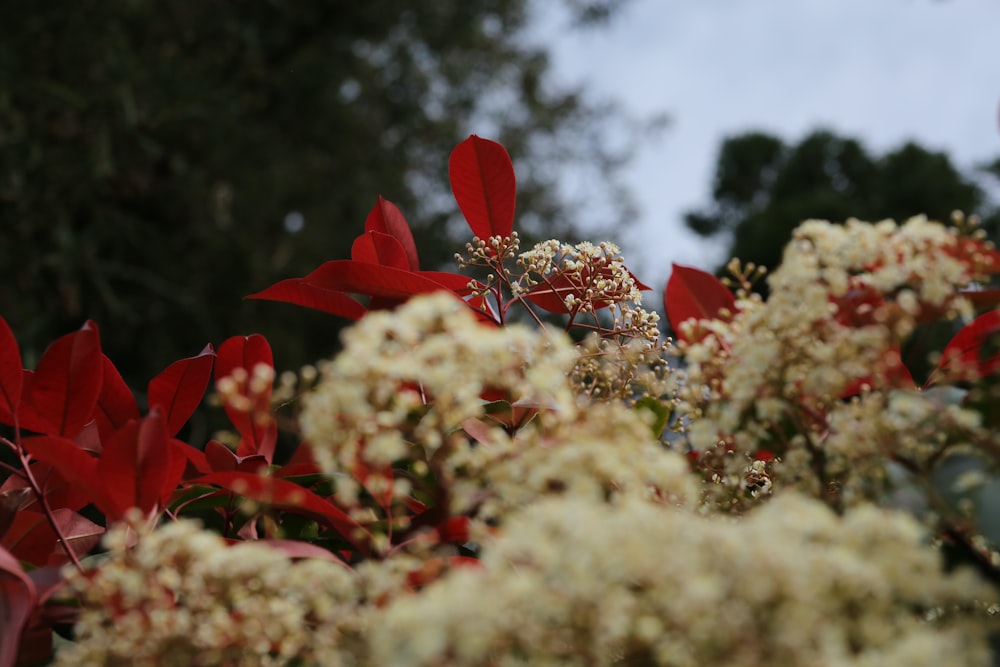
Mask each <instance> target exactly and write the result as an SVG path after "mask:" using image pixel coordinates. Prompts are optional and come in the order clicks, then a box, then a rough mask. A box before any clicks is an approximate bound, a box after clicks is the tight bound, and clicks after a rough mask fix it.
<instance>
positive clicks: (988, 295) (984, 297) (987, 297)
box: [959, 287, 1000, 311]
mask: <svg viewBox="0 0 1000 667" xmlns="http://www.w3.org/2000/svg"><path fill="white" fill-rule="evenodd" d="M959 294H960V295H961V296H964V297H965V298H966V299H968V300H969V301H970V302H971V303H972V307H973V308H975V309H976V310H977V311H980V310H988V309H991V308H996V307H997V306H1000V289H997V288H995V287H993V288H988V289H980V290H966V291H962V292H959Z"/></svg>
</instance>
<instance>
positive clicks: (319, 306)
mask: <svg viewBox="0 0 1000 667" xmlns="http://www.w3.org/2000/svg"><path fill="white" fill-rule="evenodd" d="M247 298H248V299H263V300H265V301H280V302H283V303H291V304H293V305H296V306H303V307H305V308H312V309H313V310H319V311H322V312H324V313H330V314H331V315H337V316H339V317H346V318H348V319H350V320H360V319H361V318H362V317H364V316H365V313H367V312H368V309H367V308H365V307H364V306H362V305H361V304H360V303H358V302H357V301H355V300H354V299H352V298H351V297H349V296H347V295H346V294H344V293H343V292H342V291H340V290H336V289H328V288H326V287H319V286H317V285H312V284H310V283H308V282H306V280H305V279H304V278H288V279H287V280H282V281H281V282H277V283H275V284H273V285H271V286H270V287H268V288H267V289H265V290H263V291H261V292H257V293H256V294H251V295H249V296H248V297H247Z"/></svg>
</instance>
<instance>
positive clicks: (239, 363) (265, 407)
mask: <svg viewBox="0 0 1000 667" xmlns="http://www.w3.org/2000/svg"><path fill="white" fill-rule="evenodd" d="M258 366H266V367H268V368H269V369H271V371H272V372H273V370H274V359H273V356H272V354H271V346H270V345H269V344H268V342H267V339H266V338H264V337H263V336H261V335H260V334H253V335H251V336H233V337H232V338H229V339H227V340H226V341H225V342H224V343H223V344H222V346H220V347H219V353H218V359H217V361H216V364H215V381H216V382H218V381H219V380H221V379H222V378H225V377H230V376H232V375H233V374H234V372H236V371H237V369H240V370H241V371H242V373H243V374H245V377H246V378H249V380H248V381H246V382H242V383H240V384H239V385H238V391H239V394H240V396H242V397H243V398H244V399H246V403H247V405H248V406H249V409H248V410H244V409H238V408H237V407H234V406H233V405H232V404H231V403H229V402H226V403H224V405H223V407H224V409H225V411H226V415H227V416H228V417H229V421H231V422H232V423H233V426H235V427H236V430H237V431H238V432H239V434H240V438H241V439H240V444H239V447H238V448H237V454H239V455H240V456H244V457H246V456H253V455H255V454H260V455H262V456H263V457H264V458H265V459H266V460H267V462H268V463H269V464H270V462H271V460H272V459H273V458H274V448H275V445H276V444H277V442H278V428H277V424H276V423H275V421H274V418H273V416H272V415H271V391H272V385H271V383H270V382H268V383H266V386H260V387H258V386H256V384H259V382H258V383H255V382H254V381H253V380H252V378H254V377H255V372H256V368H257V367H258Z"/></svg>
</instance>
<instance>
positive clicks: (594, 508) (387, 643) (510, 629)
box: [370, 494, 989, 667]
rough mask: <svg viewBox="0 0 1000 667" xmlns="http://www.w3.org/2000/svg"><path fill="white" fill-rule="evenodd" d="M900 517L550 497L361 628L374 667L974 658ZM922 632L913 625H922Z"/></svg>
mask: <svg viewBox="0 0 1000 667" xmlns="http://www.w3.org/2000/svg"><path fill="white" fill-rule="evenodd" d="M923 539H924V538H923V534H922V532H921V530H920V529H919V527H918V526H917V524H916V523H915V522H914V521H913V520H911V519H909V518H908V517H907V516H905V515H903V514H900V513H893V512H889V511H885V510H879V509H876V508H874V507H872V506H866V507H863V508H859V509H856V510H852V511H849V512H848V513H847V514H846V515H845V516H844V517H843V518H838V517H837V516H836V515H835V514H834V513H833V512H831V511H830V510H829V509H827V508H826V507H824V506H823V505H821V504H820V503H818V502H816V501H813V500H809V499H806V498H804V497H801V496H798V495H795V494H785V495H783V496H781V497H778V498H775V499H774V500H773V501H772V502H771V503H769V504H768V505H767V506H765V507H763V508H761V509H759V510H758V511H756V512H754V513H752V514H750V515H748V516H746V517H744V518H742V519H741V520H740V521H735V522H734V521H732V520H729V519H726V518H722V517H715V518H711V517H704V516H700V515H698V514H692V513H689V512H687V511H683V510H679V509H675V508H669V507H664V506H662V505H651V504H648V503H635V502H628V503H625V504H622V505H619V506H609V505H603V504H598V503H594V502H593V501H590V500H587V499H585V498H577V497H566V498H561V499H552V500H548V501H544V502H542V503H540V504H536V505H534V506H532V507H530V508H528V509H527V510H525V511H524V512H523V513H521V514H519V515H518V516H516V517H514V518H512V519H511V520H510V522H509V524H508V525H507V528H506V530H505V531H504V532H503V534H502V535H501V536H500V537H499V538H498V539H497V541H496V542H495V543H492V544H489V545H488V546H487V548H486V553H485V555H484V557H483V564H484V567H483V568H480V569H475V570H471V569H470V570H462V571H456V572H453V573H452V574H451V575H450V576H449V577H447V578H445V579H443V580H441V581H439V582H437V583H435V584H432V585H431V586H430V587H429V588H427V589H425V590H424V591H423V592H422V593H421V595H419V596H414V597H402V598H398V599H396V600H394V601H393V603H392V604H391V605H390V606H389V607H388V608H387V610H386V611H385V614H384V617H383V618H382V620H381V622H379V623H377V624H375V625H373V627H372V635H371V640H370V641H371V647H372V652H373V653H372V655H373V658H374V660H375V662H377V663H379V664H407V665H439V664H449V665H526V664H552V665H557V664H558V665H593V664H623V665H625V664H648V665H665V666H678V667H680V666H685V667H687V666H691V667H694V666H699V667H702V666H705V667H711V666H713V665H718V666H719V667H723V666H725V667H732V666H733V665H737V666H746V667H752V666H753V667H755V666H761V667H762V666H763V665H844V666H845V667H846V666H861V665H865V666H874V665H901V664H906V665H927V666H928V667H930V666H932V665H933V666H935V667H941V666H947V665H955V666H956V667H957V666H962V667H969V666H973V665H986V664H989V652H988V650H987V647H986V645H985V642H984V638H983V637H982V636H981V635H980V634H978V633H977V632H976V631H975V630H973V629H972V628H971V627H970V626H968V625H966V624H965V623H964V620H963V619H962V613H961V612H960V608H962V607H963V605H970V604H971V602H972V601H973V600H974V599H975V597H976V595H977V594H978V593H980V592H981V591H980V590H979V588H978V583H977V582H976V581H975V579H974V578H972V577H971V576H968V575H967V573H966V574H958V575H952V576H945V575H943V574H941V564H940V562H939V558H938V555H937V554H936V553H935V552H934V551H933V550H932V549H930V548H929V547H927V546H926V545H924V543H923ZM932 617H933V618H934V619H935V620H933V621H932V620H929V619H931V618H932Z"/></svg>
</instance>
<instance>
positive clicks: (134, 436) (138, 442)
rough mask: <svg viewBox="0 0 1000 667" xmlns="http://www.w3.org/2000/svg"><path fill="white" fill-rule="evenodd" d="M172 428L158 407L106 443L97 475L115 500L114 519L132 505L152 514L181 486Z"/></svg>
mask: <svg viewBox="0 0 1000 667" xmlns="http://www.w3.org/2000/svg"><path fill="white" fill-rule="evenodd" d="M184 421H187V417H185V418H184ZM182 423H183V422H182ZM168 428H172V427H168V422H167V420H166V418H165V417H163V416H162V415H161V414H160V412H159V409H158V408H155V407H154V409H153V410H152V411H151V412H150V414H149V415H148V416H147V417H145V418H144V419H140V420H135V421H131V422H129V423H128V424H126V425H125V426H124V427H123V428H121V429H120V430H119V431H118V432H117V433H115V434H114V436H112V438H111V439H110V440H109V441H108V442H107V443H105V445H104V451H102V452H101V457H100V458H99V459H98V462H97V468H96V475H97V479H98V480H99V482H100V483H101V484H103V485H104V494H105V497H106V498H107V501H109V502H110V503H111V507H110V509H111V510H112V511H111V513H110V515H111V517H112V518H121V517H122V516H124V514H125V512H126V511H127V510H128V509H130V508H132V507H138V508H139V509H140V510H142V512H143V514H149V513H151V512H153V511H155V510H157V509H159V508H162V507H163V506H165V505H166V503H167V501H168V500H169V499H170V496H171V495H172V494H173V492H174V490H175V489H176V488H177V485H178V484H179V483H180V481H181V476H182V475H183V473H184V467H183V461H180V465H178V461H177V460H176V457H174V456H173V454H172V451H171V449H170V446H169V444H168V438H169V436H170V435H172V434H170V433H168Z"/></svg>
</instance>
